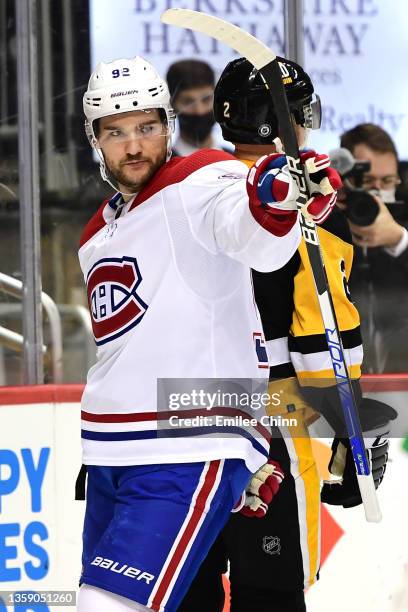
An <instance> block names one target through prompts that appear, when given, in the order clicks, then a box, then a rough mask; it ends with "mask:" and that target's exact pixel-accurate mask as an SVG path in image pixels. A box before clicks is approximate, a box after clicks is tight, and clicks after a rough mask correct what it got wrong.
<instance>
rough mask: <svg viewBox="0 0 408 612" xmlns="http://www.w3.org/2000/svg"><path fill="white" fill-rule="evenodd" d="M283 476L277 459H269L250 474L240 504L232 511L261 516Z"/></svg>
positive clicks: (256, 516)
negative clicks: (250, 476)
mask: <svg viewBox="0 0 408 612" xmlns="http://www.w3.org/2000/svg"><path fill="white" fill-rule="evenodd" d="M283 478H284V474H283V471H282V468H281V467H280V465H279V463H278V462H277V461H272V460H271V459H269V461H268V463H265V465H263V466H262V467H260V468H259V470H258V471H257V472H256V473H255V474H254V475H253V476H252V478H251V480H250V481H249V484H248V486H247V488H246V490H245V491H244V493H243V498H242V499H241V504H239V505H238V506H237V507H236V508H234V510H233V512H241V514H244V515H245V516H249V517H255V518H263V517H264V516H265V514H266V513H267V510H268V506H269V504H270V503H271V501H272V499H273V498H274V497H275V495H276V493H277V492H278V491H279V487H280V484H281V482H282V480H283Z"/></svg>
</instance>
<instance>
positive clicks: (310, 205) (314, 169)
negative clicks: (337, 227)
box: [300, 149, 342, 225]
mask: <svg viewBox="0 0 408 612" xmlns="http://www.w3.org/2000/svg"><path fill="white" fill-rule="evenodd" d="M300 161H301V162H302V164H303V165H304V166H305V168H306V170H307V173H308V175H309V185H310V192H311V196H312V197H311V198H310V200H309V201H308V202H307V204H306V211H307V214H309V215H310V217H311V218H312V219H313V221H314V222H315V223H317V224H318V225H319V224H320V223H323V221H325V220H326V219H327V217H328V216H329V215H330V213H331V211H332V209H333V206H334V205H335V204H336V201H337V191H338V190H339V189H340V187H341V186H342V182H341V178H340V175H339V173H338V172H337V170H335V169H334V168H331V167H330V157H329V156H328V155H326V154H322V155H319V154H318V153H316V151H313V149H311V150H310V151H304V152H302V153H301V154H300Z"/></svg>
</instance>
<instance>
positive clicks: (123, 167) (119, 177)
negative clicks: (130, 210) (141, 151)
mask: <svg viewBox="0 0 408 612" xmlns="http://www.w3.org/2000/svg"><path fill="white" fill-rule="evenodd" d="M165 161H166V150H164V151H163V152H160V154H158V155H157V156H156V157H155V158H154V159H152V158H148V157H146V156H143V155H127V156H126V158H125V159H122V160H121V161H120V162H119V163H113V162H112V160H110V159H108V158H105V164H106V168H107V170H108V172H109V174H110V176H111V177H112V178H113V179H114V180H115V183H117V184H118V186H119V187H120V188H121V190H123V188H125V190H126V193H129V194H132V193H137V192H138V191H140V190H141V189H142V187H144V186H145V185H146V183H148V182H149V181H150V179H151V178H152V177H153V176H154V175H155V174H156V172H157V171H158V170H159V168H161V166H162V165H163V164H164V163H165ZM131 162H144V163H143V166H141V167H140V169H139V171H138V172H137V179H132V166H130V165H127V164H130V163H131ZM123 191H124V190H123Z"/></svg>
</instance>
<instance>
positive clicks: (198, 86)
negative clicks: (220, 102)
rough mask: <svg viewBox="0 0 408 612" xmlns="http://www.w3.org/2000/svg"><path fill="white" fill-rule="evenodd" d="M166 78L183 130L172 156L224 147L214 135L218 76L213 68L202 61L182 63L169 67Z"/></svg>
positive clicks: (189, 60) (180, 128) (183, 61)
mask: <svg viewBox="0 0 408 612" xmlns="http://www.w3.org/2000/svg"><path fill="white" fill-rule="evenodd" d="M166 79H167V84H168V86H169V90H170V96H171V103H172V106H173V108H174V110H175V111H176V113H177V118H178V125H179V130H180V133H179V137H178V138H177V140H176V141H175V143H174V148H173V153H174V154H175V155H190V153H193V152H194V151H196V150H197V149H203V148H206V149H219V148H221V147H220V146H219V145H218V144H217V143H216V142H215V139H214V136H213V133H212V130H213V126H214V124H215V119H214V113H213V98H214V85H215V76H214V71H213V69H212V68H211V66H209V65H208V64H207V63H206V62H202V61H199V60H194V59H188V60H181V61H179V62H175V63H174V64H172V65H171V66H170V68H169V69H168V71H167V75H166Z"/></svg>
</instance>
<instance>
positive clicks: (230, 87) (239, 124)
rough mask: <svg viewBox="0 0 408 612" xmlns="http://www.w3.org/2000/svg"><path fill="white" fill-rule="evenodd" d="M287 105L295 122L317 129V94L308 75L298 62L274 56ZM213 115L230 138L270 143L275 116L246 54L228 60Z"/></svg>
mask: <svg viewBox="0 0 408 612" xmlns="http://www.w3.org/2000/svg"><path fill="white" fill-rule="evenodd" d="M277 60H278V62H279V65H280V68H281V72H282V80H283V82H284V85H285V91H286V95H287V98H288V103H289V108H290V111H291V113H292V114H293V116H294V118H295V121H296V123H298V124H299V125H302V126H304V127H307V128H312V129H317V128H319V127H320V122H321V108H320V98H319V96H317V95H316V94H314V88H313V84H312V81H311V80H310V77H309V75H308V74H307V73H306V72H305V71H304V70H303V68H302V67H301V66H299V64H296V62H292V61H291V60H287V59H284V58H283V57H278V58H277ZM214 115H215V119H216V121H217V122H218V123H219V124H220V126H221V129H222V135H223V137H224V139H225V140H228V141H229V142H234V143H235V142H240V143H244V144H271V143H272V142H273V140H274V138H276V137H277V136H278V135H279V133H278V120H277V117H276V114H275V111H274V108H273V102H272V99H271V96H270V94H269V93H268V90H267V88H266V86H265V83H264V80H263V78H262V76H261V75H260V74H259V72H258V71H257V70H256V68H254V66H253V65H252V64H251V63H250V62H249V61H248V60H247V59H245V58H239V59H236V60H233V61H232V62H229V64H228V65H227V66H226V67H225V69H224V71H223V73H222V74H221V76H220V78H219V80H218V83H217V85H216V87H215V91H214Z"/></svg>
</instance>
